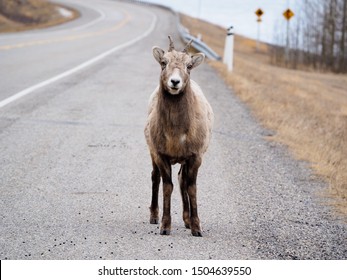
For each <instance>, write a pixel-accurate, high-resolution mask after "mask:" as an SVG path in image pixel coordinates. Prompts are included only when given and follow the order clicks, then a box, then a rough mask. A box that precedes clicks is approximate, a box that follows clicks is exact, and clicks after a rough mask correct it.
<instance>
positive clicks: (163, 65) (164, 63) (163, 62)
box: [160, 61, 167, 69]
mask: <svg viewBox="0 0 347 280" xmlns="http://www.w3.org/2000/svg"><path fill="white" fill-rule="evenodd" d="M160 65H161V68H163V69H164V68H165V67H166V65H167V62H166V61H162V62H161V63H160Z"/></svg>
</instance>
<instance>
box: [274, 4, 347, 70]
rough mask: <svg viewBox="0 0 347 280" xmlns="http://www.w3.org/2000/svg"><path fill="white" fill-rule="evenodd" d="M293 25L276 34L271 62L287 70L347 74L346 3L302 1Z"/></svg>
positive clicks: (281, 28) (282, 27) (279, 30)
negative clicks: (315, 70) (302, 68)
mask: <svg viewBox="0 0 347 280" xmlns="http://www.w3.org/2000/svg"><path fill="white" fill-rule="evenodd" d="M295 17H297V18H296V19H295V21H294V22H290V32H289V34H290V35H289V48H288V49H286V43H287V37H286V36H287V35H286V33H287V32H286V25H285V24H283V26H280V28H278V26H277V29H276V32H275V34H276V35H275V43H276V45H275V46H273V47H272V48H273V49H272V52H271V53H272V55H271V60H272V62H273V63H275V64H280V65H286V66H287V67H292V68H299V67H306V68H314V69H318V70H326V71H333V72H337V73H347V0H302V1H301V5H300V6H299V10H298V11H296V12H295Z"/></svg>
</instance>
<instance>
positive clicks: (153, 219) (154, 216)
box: [149, 161, 160, 224]
mask: <svg viewBox="0 0 347 280" xmlns="http://www.w3.org/2000/svg"><path fill="white" fill-rule="evenodd" d="M152 165H153V170H152V202H151V206H150V207H149V209H150V211H151V216H150V220H149V222H150V223H151V224H158V223H159V206H158V192H159V184H160V172H159V168H158V166H157V165H156V164H155V162H154V161H152Z"/></svg>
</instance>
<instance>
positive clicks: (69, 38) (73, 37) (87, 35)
mask: <svg viewBox="0 0 347 280" xmlns="http://www.w3.org/2000/svg"><path fill="white" fill-rule="evenodd" d="M122 13H123V14H124V15H125V17H124V18H123V20H122V21H120V22H119V23H118V24H117V25H115V26H113V27H111V28H107V29H103V30H100V31H96V32H90V33H85V34H80V35H70V36H65V37H61V38H55V39H47V40H37V41H31V42H23V43H18V44H14V45H6V46H0V50H11V49H18V48H24V47H31V46H38V45H47V44H52V43H60V42H67V41H75V40H79V39H85V38H90V37H96V36H101V35H105V34H107V33H111V32H114V31H116V30H118V29H120V28H121V27H123V26H124V25H125V24H127V23H128V22H129V21H130V20H131V16H130V14H129V13H127V12H125V11H122Z"/></svg>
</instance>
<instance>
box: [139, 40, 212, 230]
mask: <svg viewBox="0 0 347 280" xmlns="http://www.w3.org/2000/svg"><path fill="white" fill-rule="evenodd" d="M169 40H170V46H169V50H168V52H165V51H164V50H162V49H161V48H159V47H153V49H152V51H153V56H154V58H155V59H156V60H157V61H158V62H159V64H160V65H161V75H160V82H159V85H158V87H157V88H156V89H155V90H154V92H153V93H152V95H151V97H150V101H149V111H148V120H147V124H146V127H145V137H146V141H147V145H148V148H149V151H150V155H151V158H152V165H153V171H152V203H151V206H150V212H151V213H150V223H151V224H157V223H158V222H159V207H158V191H159V184H160V177H161V178H162V180H163V196H164V201H163V208H164V209H163V216H162V221H161V227H160V234H162V235H169V234H170V230H171V214H170V203H171V193H172V190H173V184H172V180H171V165H173V164H176V163H180V164H181V169H180V171H179V173H178V179H179V184H180V189H181V196H182V201H183V221H184V224H185V226H186V228H190V229H191V232H192V235H193V236H202V234H201V228H200V220H199V217H198V210H197V200H196V178H197V174H198V169H199V167H200V165H201V162H202V155H203V153H204V152H205V151H206V150H207V147H208V144H209V142H210V137H211V129H212V123H213V112H212V108H211V106H210V104H209V103H208V102H207V100H206V98H205V96H204V94H203V92H202V90H201V89H200V87H199V86H198V84H197V83H196V82H194V81H193V80H191V79H190V71H191V70H192V69H193V68H195V67H197V66H198V65H200V63H201V62H203V60H204V58H205V55H204V54H202V53H197V54H193V55H189V54H188V49H189V47H190V44H191V42H189V43H188V45H187V46H186V47H185V48H184V50H183V51H181V52H180V51H176V50H175V48H174V44H173V42H172V40H171V37H170V36H169Z"/></svg>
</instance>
